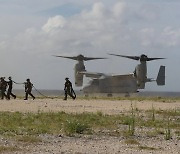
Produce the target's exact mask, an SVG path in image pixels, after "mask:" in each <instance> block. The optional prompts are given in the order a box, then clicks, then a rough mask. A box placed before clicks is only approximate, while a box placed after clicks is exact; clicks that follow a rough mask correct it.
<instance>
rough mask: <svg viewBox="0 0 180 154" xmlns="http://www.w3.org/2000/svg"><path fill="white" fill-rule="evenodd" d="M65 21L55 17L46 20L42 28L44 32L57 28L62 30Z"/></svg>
mask: <svg viewBox="0 0 180 154" xmlns="http://www.w3.org/2000/svg"><path fill="white" fill-rule="evenodd" d="M65 24H66V20H65V18H64V17H63V16H60V15H58V16H55V17H51V18H49V19H48V21H47V23H46V24H45V25H44V26H43V27H42V29H43V30H44V31H45V32H50V31H53V30H56V29H58V28H63V27H64V26H65Z"/></svg>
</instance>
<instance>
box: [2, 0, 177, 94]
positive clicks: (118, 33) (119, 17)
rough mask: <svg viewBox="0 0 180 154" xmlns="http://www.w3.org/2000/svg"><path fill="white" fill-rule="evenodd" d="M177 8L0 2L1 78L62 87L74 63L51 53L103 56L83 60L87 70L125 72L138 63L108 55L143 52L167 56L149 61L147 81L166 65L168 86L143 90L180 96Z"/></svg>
mask: <svg viewBox="0 0 180 154" xmlns="http://www.w3.org/2000/svg"><path fill="white" fill-rule="evenodd" d="M179 8H180V1H179V0H151V1H147V0H111V1H109V0H101V1H97V0H86V1H84V0H13V1H12V0H0V23H1V24H0V66H1V69H0V76H5V77H6V79H7V78H8V77H9V76H12V78H13V80H14V81H16V82H20V83H21V82H25V81H26V79H27V78H30V79H31V81H32V83H33V84H34V86H35V87H36V89H63V86H64V78H65V77H69V78H70V80H71V81H72V82H73V83H74V72H73V68H74V65H75V64H76V61H71V60H68V59H62V58H56V57H53V56H52V55H64V56H76V55H79V54H83V55H84V56H90V57H106V58H108V59H106V60H97V61H89V62H85V65H86V70H87V71H90V72H101V73H107V74H128V73H132V72H133V71H134V68H135V66H136V65H137V64H138V62H137V61H133V60H129V59H124V58H120V57H113V56H110V55H108V54H107V53H114V54H122V55H132V56H139V55H141V54H146V55H148V57H163V58H166V59H164V60H159V61H152V62H148V77H149V78H156V76H157V74H158V70H159V67H160V65H165V66H166V85H165V86H160V87H158V86H157V85H156V83H155V82H154V83H147V84H146V89H145V91H177V92H179V91H180V81H179V79H180V71H179V66H180V61H179V57H180V51H179V49H180V20H179V18H180V11H179ZM89 80H90V79H85V83H87V82H88V81H89ZM14 88H15V89H21V88H23V86H22V85H14Z"/></svg>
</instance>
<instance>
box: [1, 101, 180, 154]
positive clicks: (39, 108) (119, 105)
mask: <svg viewBox="0 0 180 154" xmlns="http://www.w3.org/2000/svg"><path fill="white" fill-rule="evenodd" d="M131 106H133V107H134V108H137V109H138V110H142V111H145V110H151V109H152V106H153V108H154V109H161V110H169V109H178V110H179V109H180V101H170V102H152V101H130V100H95V99H92V100H67V101H64V100H62V99H35V100H31V99H29V100H27V101H24V100H22V99H16V100H10V101H8V100H1V101H0V111H10V112H16V111H19V112H60V111H64V112H66V113H83V112H94V113H96V112H102V113H105V114H121V113H124V112H127V111H129V110H130V109H131ZM42 138H43V142H41V143H38V144H36V145H34V144H29V145H26V144H23V143H22V144H19V145H17V144H16V143H14V142H13V141H8V140H7V139H3V138H2V137H1V138H0V145H5V144H8V145H15V146H18V147H19V148H20V149H25V150H23V151H17V152H13V153H18V154H21V153H22V154H24V153H27V154H39V153H42V154H52V153H54V154H59V153H61V154H94V153H98V154H111V153H112V154H118V153H126V154H131V153H133V154H139V153H140V154H144V153H158V154H159V153H162V154H171V153H173V154H180V141H179V140H178V139H171V140H165V139H162V138H148V137H142V136H137V138H136V140H138V142H139V143H140V145H141V146H142V148H141V147H139V145H134V144H133V145H128V144H126V143H125V140H126V139H125V138H124V137H123V136H122V137H116V136H114V137H113V136H111V137H109V136H93V135H91V136H88V135H87V136H86V135H84V136H80V137H67V136H61V135H60V136H50V135H47V134H45V135H43V136H42ZM143 147H151V148H143ZM7 153H12V152H7Z"/></svg>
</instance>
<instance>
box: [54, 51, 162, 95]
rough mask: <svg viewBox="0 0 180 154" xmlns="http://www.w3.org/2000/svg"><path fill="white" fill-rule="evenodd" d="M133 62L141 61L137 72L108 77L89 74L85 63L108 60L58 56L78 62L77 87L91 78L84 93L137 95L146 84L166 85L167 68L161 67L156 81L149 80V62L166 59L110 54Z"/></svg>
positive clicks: (75, 71)
mask: <svg viewBox="0 0 180 154" xmlns="http://www.w3.org/2000/svg"><path fill="white" fill-rule="evenodd" d="M109 55H113V56H119V57H124V58H130V59H133V60H140V64H138V65H137V66H136V67H135V71H134V72H133V73H130V74H125V75H107V74H104V73H93V72H87V71H86V69H85V65H84V61H88V60H96V59H106V58H92V57H84V56H83V55H78V56H74V57H68V56H56V57H61V58H68V59H72V60H77V61H78V63H77V64H76V65H75V67H74V75H75V85H76V86H77V87H81V86H83V76H84V75H85V76H86V77H89V78H91V79H92V80H91V81H90V82H89V84H88V85H87V86H85V87H83V89H82V90H83V92H84V93H108V94H111V93H136V92H138V89H144V88H145V83H146V82H152V81H156V82H157V85H159V86H162V85H165V66H160V69H159V73H158V76H157V78H156V80H155V79H152V78H147V63H146V62H147V61H152V60H159V59H164V58H148V57H147V56H146V55H144V54H142V55H141V56H124V55H116V54H109Z"/></svg>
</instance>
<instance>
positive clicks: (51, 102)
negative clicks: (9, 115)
mask: <svg viewBox="0 0 180 154" xmlns="http://www.w3.org/2000/svg"><path fill="white" fill-rule="evenodd" d="M131 104H132V105H133V107H134V108H138V109H139V110H151V109H152V106H153V107H154V109H161V110H168V109H180V102H169V103H168V102H152V101H129V100H94V99H93V100H71V99H70V100H67V101H64V100H62V99H36V100H31V99H29V100H27V101H25V100H22V99H16V100H10V101H7V100H0V106H1V107H0V111H11V112H15V111H19V112H38V111H44V112H49V111H53V112H59V111H65V112H67V113H82V112H99V111H100V112H103V113H105V114H120V113H121V112H127V111H129V110H130V109H131Z"/></svg>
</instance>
